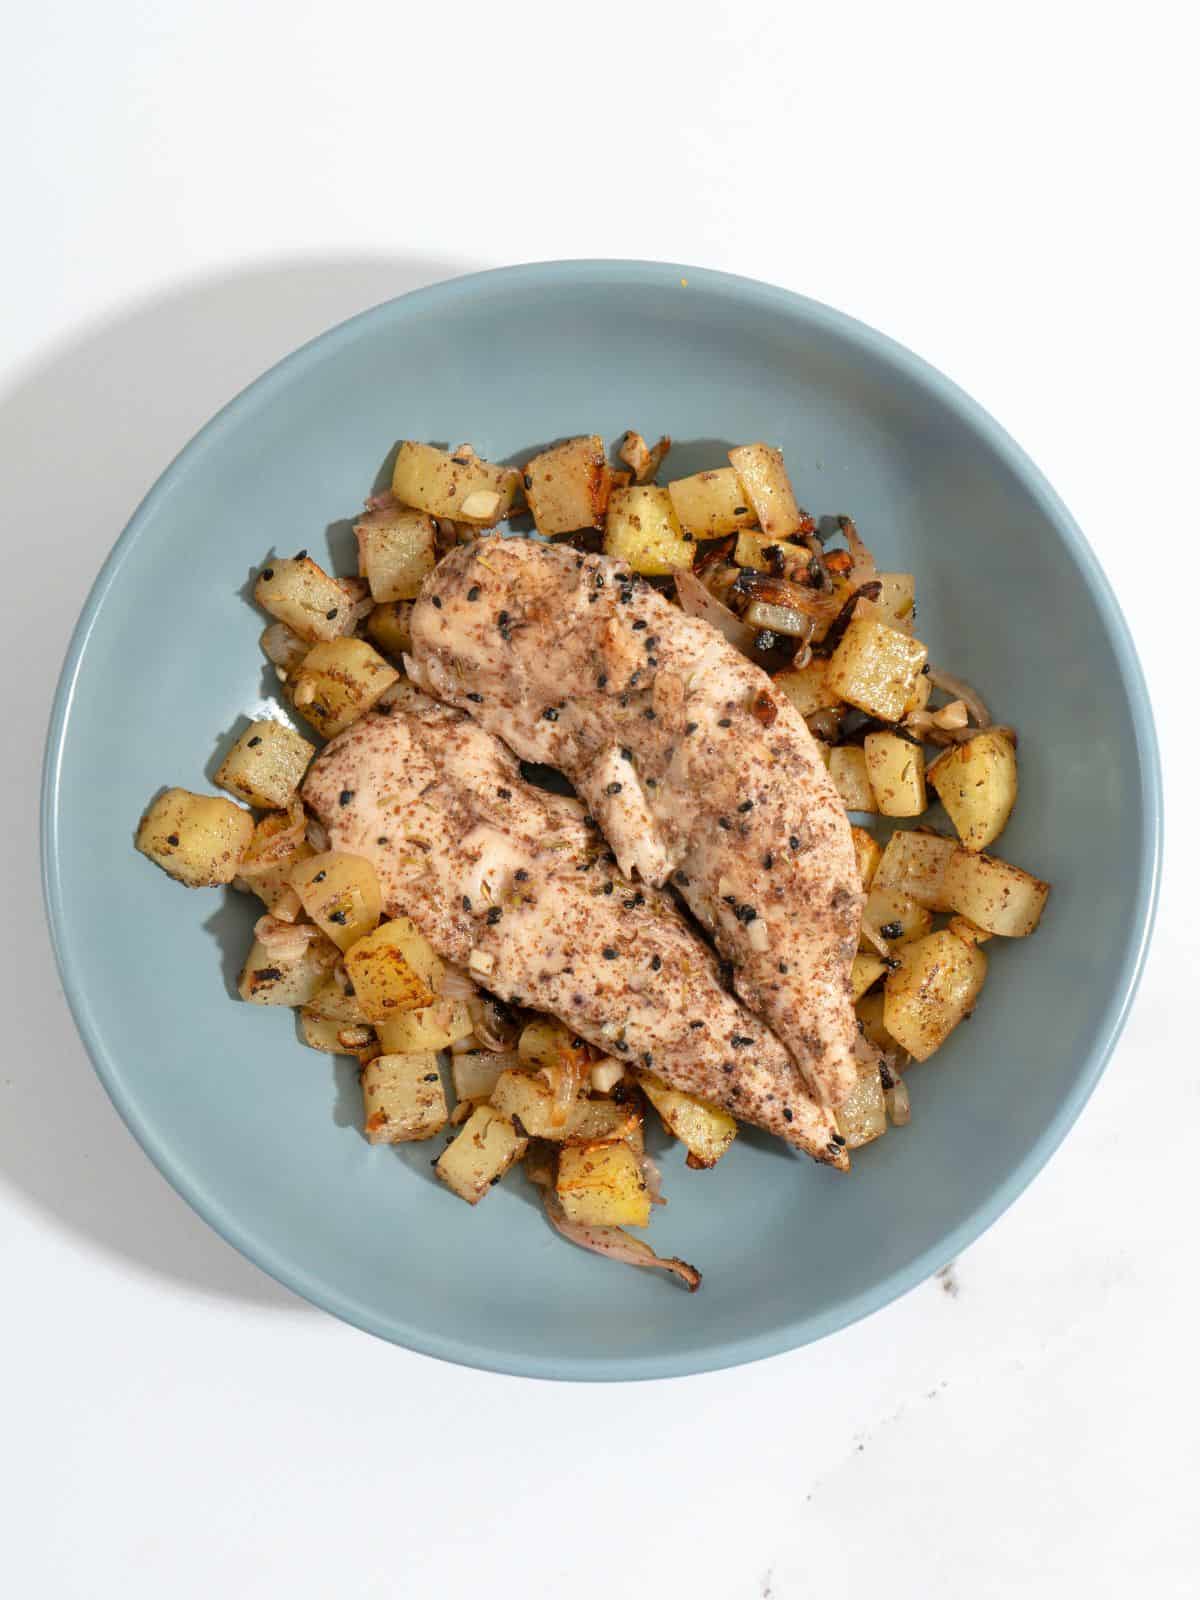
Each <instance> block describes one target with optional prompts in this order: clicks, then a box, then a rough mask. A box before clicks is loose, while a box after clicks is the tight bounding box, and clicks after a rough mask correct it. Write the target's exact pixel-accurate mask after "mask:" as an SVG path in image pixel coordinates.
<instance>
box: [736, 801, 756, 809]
mask: <svg viewBox="0 0 1200 1600" xmlns="http://www.w3.org/2000/svg"><path fill="white" fill-rule="evenodd" d="M738 810H739V811H753V810H754V801H753V800H743V801H742V803H741V805H740V806H739V807H738Z"/></svg>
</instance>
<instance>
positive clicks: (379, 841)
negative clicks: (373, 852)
mask: <svg viewBox="0 0 1200 1600" xmlns="http://www.w3.org/2000/svg"><path fill="white" fill-rule="evenodd" d="M387 842H388V841H387V834H386V833H381V834H380V835H379V837H378V838H377V839H376V841H375V843H376V844H386V843H387Z"/></svg>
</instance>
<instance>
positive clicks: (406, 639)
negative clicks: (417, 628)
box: [367, 600, 413, 661]
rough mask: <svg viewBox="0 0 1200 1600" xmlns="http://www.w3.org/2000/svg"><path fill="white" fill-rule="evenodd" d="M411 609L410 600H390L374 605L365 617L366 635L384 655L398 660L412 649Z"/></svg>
mask: <svg viewBox="0 0 1200 1600" xmlns="http://www.w3.org/2000/svg"><path fill="white" fill-rule="evenodd" d="M412 609H413V603H412V601H411V600H391V601H389V602H388V603H387V604H386V605H382V606H376V607H375V609H374V611H372V613H371V615H370V616H369V617H368V618H367V636H368V638H370V639H372V640H373V641H374V643H375V644H376V645H377V646H378V648H379V649H380V650H382V651H383V653H384V655H385V656H393V657H394V658H395V659H396V660H397V661H398V660H399V659H400V657H401V656H402V655H403V654H404V653H405V651H406V650H411V649H412Z"/></svg>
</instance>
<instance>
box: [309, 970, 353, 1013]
mask: <svg viewBox="0 0 1200 1600" xmlns="http://www.w3.org/2000/svg"><path fill="white" fill-rule="evenodd" d="M308 1009H309V1011H311V1012H312V1013H313V1015H314V1016H318V1017H322V1018H324V1019H325V1020H326V1021H328V1022H336V1023H337V1024H338V1026H339V1027H345V1026H346V1025H347V1024H348V1023H363V1022H366V1021H367V1014H366V1012H365V1011H364V1010H363V1008H362V1005H361V1004H360V1002H359V998H358V996H357V995H356V994H347V993H346V991H345V989H343V987H342V985H341V984H340V983H339V982H338V979H337V974H336V973H334V972H327V973H326V974H325V976H324V977H323V978H322V979H321V981H320V983H319V984H318V985H317V987H316V988H315V989H314V990H313V993H312V998H311V999H310V1000H309V1002H308Z"/></svg>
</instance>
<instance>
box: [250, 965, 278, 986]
mask: <svg viewBox="0 0 1200 1600" xmlns="http://www.w3.org/2000/svg"><path fill="white" fill-rule="evenodd" d="M282 977H283V972H282V970H281V969H280V968H279V967H256V968H255V971H254V978H255V981H256V982H258V983H274V981H275V979H276V978H282Z"/></svg>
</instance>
